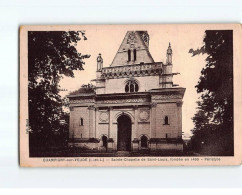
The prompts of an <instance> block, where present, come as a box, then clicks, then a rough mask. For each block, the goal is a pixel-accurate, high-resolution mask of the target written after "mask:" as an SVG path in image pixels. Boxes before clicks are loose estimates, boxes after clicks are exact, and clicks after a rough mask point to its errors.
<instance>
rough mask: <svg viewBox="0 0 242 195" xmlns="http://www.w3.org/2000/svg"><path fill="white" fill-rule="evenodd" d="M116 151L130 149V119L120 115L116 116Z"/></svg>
mask: <svg viewBox="0 0 242 195" xmlns="http://www.w3.org/2000/svg"><path fill="white" fill-rule="evenodd" d="M117 122H118V145H117V150H118V151H130V150H131V129H132V123H131V119H130V118H129V117H128V116H126V115H122V116H120V117H119V118H118V120H117Z"/></svg>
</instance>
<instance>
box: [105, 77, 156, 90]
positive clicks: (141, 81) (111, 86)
mask: <svg viewBox="0 0 242 195" xmlns="http://www.w3.org/2000/svg"><path fill="white" fill-rule="evenodd" d="M134 79H135V80H137V82H138V85H139V92H145V91H148V90H150V89H154V88H159V85H160V84H159V75H157V76H145V77H134ZM127 80H128V78H118V79H107V80H106V83H105V93H125V81H127Z"/></svg>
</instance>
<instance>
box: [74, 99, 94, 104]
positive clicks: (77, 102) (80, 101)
mask: <svg viewBox="0 0 242 195" xmlns="http://www.w3.org/2000/svg"><path fill="white" fill-rule="evenodd" d="M81 103H94V99H79V100H78V99H76V100H72V99H71V100H70V104H81Z"/></svg>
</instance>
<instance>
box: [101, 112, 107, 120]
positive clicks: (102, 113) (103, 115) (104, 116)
mask: <svg viewBox="0 0 242 195" xmlns="http://www.w3.org/2000/svg"><path fill="white" fill-rule="evenodd" d="M99 120H100V121H101V122H108V113H107V112H100V116H99Z"/></svg>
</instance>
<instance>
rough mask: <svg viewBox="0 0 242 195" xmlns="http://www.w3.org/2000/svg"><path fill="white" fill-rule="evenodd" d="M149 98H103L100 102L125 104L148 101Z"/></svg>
mask: <svg viewBox="0 0 242 195" xmlns="http://www.w3.org/2000/svg"><path fill="white" fill-rule="evenodd" d="M147 101H148V100H147V98H135V99H119V100H101V101H98V103H103V104H123V103H142V102H147Z"/></svg>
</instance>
